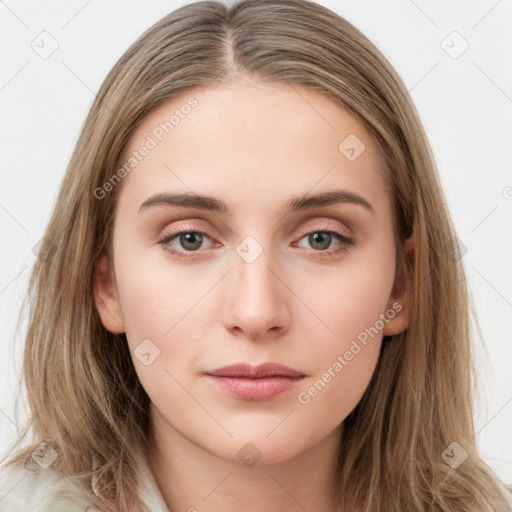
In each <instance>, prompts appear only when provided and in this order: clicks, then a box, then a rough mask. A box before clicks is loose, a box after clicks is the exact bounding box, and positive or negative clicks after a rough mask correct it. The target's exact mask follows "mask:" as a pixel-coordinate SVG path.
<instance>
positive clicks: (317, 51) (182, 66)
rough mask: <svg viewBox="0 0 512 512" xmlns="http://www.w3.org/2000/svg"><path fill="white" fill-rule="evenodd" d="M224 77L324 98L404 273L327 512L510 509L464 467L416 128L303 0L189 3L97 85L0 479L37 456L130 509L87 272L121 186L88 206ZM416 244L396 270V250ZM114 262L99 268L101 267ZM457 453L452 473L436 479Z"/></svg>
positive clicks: (457, 304)
mask: <svg viewBox="0 0 512 512" xmlns="http://www.w3.org/2000/svg"><path fill="white" fill-rule="evenodd" d="M237 76H245V77H250V78H253V79H256V80H259V81H261V82H283V81H284V82H287V83H289V84H290V85H291V86H293V84H301V85H305V86H307V87H310V88H311V89H313V90H315V91H317V92H319V93H322V94H327V95H329V96H330V97H331V98H333V99H335V100H336V101H337V102H338V103H339V105H340V107H342V108H345V109H347V110H348V111H349V112H350V113H351V114H352V115H353V116H354V117H355V118H356V119H357V120H358V121H359V122H360V123H361V124H362V125H363V126H364V127H365V128H366V129H367V130H368V132H369V133H370V134H371V135H372V136H373V137H374V139H375V141H376V142H377V144H378V147H379V149H380V151H381V153H382V156H383V158H384V160H385V163H386V167H387V173H386V181H387V185H388V188H389V191H390V195H391V197H392V200H393V209H394V211H393V213H394V227H395V234H396V254H397V275H403V273H404V272H414V288H413V289H412V290H411V294H412V296H411V299H412V300H413V310H412V317H411V322H410V326H409V327H408V328H407V329H406V330H405V331H404V332H402V333H401V334H399V335H396V336H390V337H385V338H384V340H383V343H382V348H381V354H380V359H379V362H378V365H377V368H376V370H375V373H374V375H373V377H372V380H371V382H370V385H369V386H368V388H367V390H366V392H365V394H364V396H363V398H362V400H361V401H360V403H359V404H358V405H357V406H356V408H355V409H354V410H353V411H352V412H351V413H350V415H349V416H348V417H347V418H346V419H345V421H344V429H343V439H342V443H341V448H340V453H339V458H338V467H337V470H336V474H335V475H334V478H333V482H332V483H333V486H334V488H335V489H336V490H337V493H338V496H339V503H340V505H341V506H342V507H343V510H351V507H353V506H354V507H355V506H358V507H362V508H364V510H367V511H369V512H370V511H371V512H384V511H386V512H399V511H405V510H407V511H418V512H419V511H426V510H429V511H439V512H441V511H442V512H448V511H450V512H452V511H454V510H457V511H475V510H484V509H485V510H488V509H489V508H491V509H492V510H493V511H495V512H505V511H508V512H510V511H511V508H510V506H509V505H508V504H507V500H508V499H509V498H508V492H509V490H507V488H506V487H505V486H504V485H503V484H502V483H501V482H500V481H499V479H498V478H497V477H496V476H495V475H494V473H493V472H492V470H491V469H490V468H489V467H488V465H487V464H486V463H485V462H484V461H483V459H482V458H481V457H480V456H479V454H478V448H477V445H476V440H475V431H474V425H473V411H472V403H471V397H472V393H473V392H474V391H475V383H474V381H475V371H474V367H473V362H472V353H471V340H470V332H469V298H468V292H467V283H466V277H465V272H464V269H463V266H462V263H461V254H460V250H459V247H458V245H457V243H456V236H455V229H454V227H453V224H452V221H451V219H450V215H449V211H448V208H447V206H446V201H445V200H444V195H443V191H442V188H441V184H440V181H439V177H438V174H437V169H436V164H435V160H434V157H433V154H432V151H431V149H430V146H429V143H428V141H427V137H426V135H425V133H424V130H423V127H422V124H421V121H420V118H419V115H418V114H417V111H416V108H415V106H414V104H413V102H412V100H411V98H410V96H409V93H408V91H407V89H406V87H405V85H404V84H403V82H402V80H401V79H400V77H399V76H398V74H397V73H396V71H395V70H394V69H393V68H392V66H391V65H390V64H389V62H388V61H387V60H386V59H385V57H384V56H383V55H382V54H381V53H380V51H379V50H378V49H377V48H376V47H375V45H374V44H373V43H372V42H371V41H370V40H369V39H368V38H367V37H365V36H364V35H363V34H362V33H361V32H360V31H359V30H358V29H357V28H355V27H354V26H353V25H352V24H351V23H349V22H348V21H347V20H345V19H344V18H342V17H340V16H338V15H337V14H335V13H333V12H332V11H330V10H328V9H327V8H325V7H322V6H320V5H318V4H316V3H313V2H310V1H308V0H243V1H240V2H237V3H235V4H233V5H232V6H229V7H228V6H225V5H223V4H221V3H219V2H213V1H212V2H208V1H206V2H196V3H192V4H189V5H186V6H184V7H181V8H179V9H177V10H175V11H173V12H171V13H170V14H168V15H167V16H165V17H164V18H162V19H161V20H160V21H158V22H157V23H156V24H154V25H153V26H152V27H151V28H149V29H148V30H147V31H146V32H144V33H143V34H142V35H141V36H140V37H139V38H138V39H137V40H136V41H135V42H134V43H133V44H132V45H131V46H130V47H129V48H128V50H127V51H126V52H125V53H124V55H123V56H122V57H121V58H120V59H119V61H118V62H117V63H116V64H115V66H114V67H113V69H112V70H111V71H110V72H109V74H108V75H107V77H106V79H105V81H104V83H103V84H102V86H101V88H100V90H99V92H98V94H97V96H96V98H95V100H94V102H93V105H92V107H91V109H90V112H89V114H88V116H87V118H86V121H85V124H84V126H83V128H82V131H81V133H80V137H79V139H78V142H77V144H76V147H75V149H74V152H73V154H72V157H71V160H70V162H69V165H68V168H67V170H66V173H65V176H64V179H63V182H62V185H61V188H60V191H59V195H58V198H57V201H56V205H55V208H54V210H53V213H52V216H51V219H50V222H49V225H48V227H47V229H46V232H45V238H44V240H43V244H42V246H41V253H42V254H45V255H46V257H45V258H40V259H38V260H37V261H36V263H35V265H34V268H33V271H32V274H31V278H30V283H29V291H28V298H29V300H30V311H29V325H28V330H27V335H26V345H25V353H24V362H23V378H24V382H25V385H26V388H27V395H28V402H29V407H30V411H31V418H30V421H29V422H28V424H27V426H26V428H25V430H24V433H23V435H21V436H20V437H19V439H18V440H17V441H16V443H15V444H14V446H13V447H11V451H12V450H13V449H14V448H15V447H17V446H18V445H19V444H20V443H21V441H22V440H23V439H24V437H25V435H26V433H28V432H29V430H30V429H32V441H31V443H30V445H29V446H25V447H24V448H22V449H20V450H18V451H16V452H15V453H14V454H13V455H12V456H11V458H10V460H9V461H8V464H10V465H18V466H23V465H25V466H26V467H28V466H31V467H33V468H36V465H35V464H34V463H33V462H32V461H31V458H30V454H31V453H32V451H33V450H34V448H35V447H37V446H38V445H39V443H41V442H42V441H46V442H48V443H49V444H51V446H52V447H53V448H54V449H55V450H56V451H57V453H58V455H59V457H58V459H57V461H55V463H54V467H55V469H57V470H58V471H60V472H62V473H63V474H64V475H66V476H67V477H68V478H69V479H70V480H71V481H72V482H73V483H75V484H76V485H77V486H78V487H79V488H80V489H81V491H82V492H83V494H84V495H85V496H87V497H89V499H90V500H91V501H93V502H94V503H96V504H97V505H98V506H99V507H100V508H102V510H105V511H107V512H114V511H117V510H123V511H125V510H126V511H128V510H139V509H140V495H139V491H138V482H137V468H138V467H139V466H140V465H141V464H147V454H148V452H149V449H150V446H151V442H152V440H151V438H150V430H149V417H148V407H149V403H150V402H149V397H148V395H147V394H146V392H145V391H144V389H143V388H142V386H141V384H140V382H139V380H138V378H137V374H136V372H135V368H134V366H133V363H132V360H131V357H130V353H129V348H128V344H127V340H126V336H125V335H124V334H122V335H116V334H112V333H110V332H108V331H107V330H106V329H105V328H104V327H103V325H102V323H101V320H100V317H99V315H98V311H97V309H96V306H95V302H94V296H93V284H94V279H95V267H96V263H97V262H98V260H99V258H100V256H101V255H103V254H108V255H109V257H110V258H112V249H113V247H112V233H113V226H114V219H115V211H116V201H117V197H118V196H119V193H120V190H121V189H122V182H121V183H120V184H119V185H118V186H116V187H115V188H114V190H113V191H112V192H111V193H110V195H107V197H106V198H104V199H101V200H98V199H97V198H96V197H95V195H94V191H95V190H96V189H97V188H98V187H102V185H103V184H104V183H105V182H107V181H108V180H109V179H110V178H111V176H112V175H113V174H114V172H115V171H116V169H118V166H119V165H120V162H121V161H122V156H123V150H124V149H125V148H126V146H127V143H128V141H129V140H130V137H131V136H132V135H133V133H134V132H135V130H136V129H137V127H138V126H139V125H140V123H141V122H142V120H143V119H145V118H146V116H147V115H148V114H149V113H150V112H152V111H153V110H154V109H156V108H157V107H158V106H160V105H161V104H162V103H164V102H165V101H168V100H169V99H171V98H173V97H175V96H177V95H181V94H183V93H185V92H190V93H192V91H194V90H196V89H198V88H206V87H208V86H211V85H218V84H222V83H223V82H226V81H232V80H234V79H236V77H237ZM410 236H414V237H415V240H416V249H415V254H416V259H415V262H414V267H413V268H411V267H410V266H409V265H408V263H407V262H406V260H405V256H404V251H403V242H404V241H405V240H406V239H407V238H408V237H410ZM111 261H112V259H111ZM453 442H457V443H458V444H459V445H460V446H462V447H463V449H464V450H465V451H466V452H467V453H468V458H467V459H466V460H465V461H464V462H463V463H462V464H461V465H460V466H458V467H457V468H452V467H450V466H449V465H448V464H447V463H446V462H445V460H444V459H443V457H442V453H443V451H444V450H445V449H446V448H447V447H448V446H449V445H450V444H451V443H453Z"/></svg>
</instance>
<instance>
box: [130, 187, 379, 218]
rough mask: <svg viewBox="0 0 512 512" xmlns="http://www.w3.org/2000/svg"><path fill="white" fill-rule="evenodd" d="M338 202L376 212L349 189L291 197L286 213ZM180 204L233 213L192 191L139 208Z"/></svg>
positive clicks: (153, 199)
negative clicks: (191, 192)
mask: <svg viewBox="0 0 512 512" xmlns="http://www.w3.org/2000/svg"><path fill="white" fill-rule="evenodd" d="M337 204H355V205H358V206H362V207H364V208H366V209H367V210H369V211H370V212H371V213H372V214H375V210H374V208H373V206H372V205H371V204H370V202H369V201H367V200H366V199H365V198H364V197H362V196H360V195H358V194H355V193H354V192H350V191H348V190H328V191H325V192H321V193H319V194H316V195H313V196H308V195H307V193H306V194H303V195H300V196H298V197H294V198H292V199H290V201H289V202H288V203H287V205H286V207H285V209H284V214H287V213H291V212H296V211H303V210H308V209H312V208H320V207H322V206H332V205H337ZM162 205H168V206H178V207H181V208H195V209H199V210H205V211H211V212H216V213H222V214H225V215H233V213H232V211H231V210H230V208H229V206H228V205H227V204H226V203H225V202H224V201H222V200H221V199H218V198H215V197H211V196H205V195H198V194H190V193H169V192H164V193H159V194H155V195H153V196H151V197H149V198H148V199H146V200H145V201H144V202H143V203H142V204H141V205H140V208H139V212H138V213H140V212H141V211H143V210H145V209H147V208H149V207H151V206H162Z"/></svg>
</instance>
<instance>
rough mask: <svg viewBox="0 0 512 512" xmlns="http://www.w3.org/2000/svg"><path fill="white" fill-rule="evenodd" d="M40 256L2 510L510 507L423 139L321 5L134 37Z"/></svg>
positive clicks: (183, 15)
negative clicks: (488, 450) (24, 413)
mask: <svg viewBox="0 0 512 512" xmlns="http://www.w3.org/2000/svg"><path fill="white" fill-rule="evenodd" d="M40 254H41V257H40V259H39V261H38V262H37V264H36V265H35V268H34V271H33V275H32V279H31V283H30V293H32V294H33V296H34V302H33V305H32V309H31V316H30V324H29V329H28V334H27V339H26V349H25V360H24V376H25V381H26V385H27V390H28V398H29V404H30V408H31V420H30V423H29V424H28V425H27V431H28V429H29V428H32V430H33V441H32V444H31V445H30V446H26V447H24V448H23V449H21V450H18V451H17V452H14V453H13V454H12V457H11V459H10V460H9V461H8V464H6V465H4V468H3V471H2V472H0V475H2V474H3V477H2V478H3V480H2V486H1V488H2V490H3V492H4V497H3V498H0V510H10V511H11V510H26V509H27V508H28V509H30V510H52V511H54V510H59V508H58V507H61V508H62V510H66V511H69V510H81V511H83V510H84V509H86V508H87V507H90V508H89V510H91V509H93V507H94V510H102V511H109V512H110V511H132V510H133V511H136V510H151V511H164V512H165V511H173V512H174V511H175V510H189V511H194V510H197V511H203V510H204V511H214V510H225V511H229V510H239V509H240V508H242V507H243V508H244V509H245V510H249V511H260V510H266V511H274V510H276V511H277V510H280V511H281V510H288V511H295V510H315V511H318V512H323V511H327V510H337V511H343V512H345V511H348V510H350V511H362V510H365V511H384V510H385V511H404V510H408V511H409V510H410V511H424V510H435V511H453V510H471V511H483V510H493V511H496V512H501V511H510V510H512V508H511V501H510V489H507V488H506V487H505V486H504V485H503V484H502V483H501V482H500V481H499V479H498V478H497V477H496V476H495V475H494V474H493V473H492V471H491V469H490V468H489V467H488V466H487V465H486V464H485V462H484V461H483V460H482V458H481V457H480V456H479V454H478V449H477V445H476V441H475V431H474V427H473V416H472V408H471V386H472V376H473V374H472V363H471V351H470V347H471V345H470V337H469V329H468V299H467V290H466V281H465V276H464V271H463V267H462V265H461V262H460V253H459V248H458V245H457V243H456V237H455V231H454V228H453V225H452V221H451V219H450V216H449V213H448V211H447V208H446V206H445V198H444V195H443V191H442V189H441V186H440V183H439V178H438V175H437V171H436V167H435V162H434V159H433V157H432V153H431V150H430V147H429V144H428V141H427V139H426V136H425V133H424V131H423V128H422V126H421V122H420V120H419V117H418V114H417V112H416V110H415V107H414V105H413V103H412V102H411V99H410V97H409V96H408V94H407V89H406V88H405V86H404V84H403V83H402V81H401V80H400V78H399V77H398V75H397V74H396V72H395V71H394V70H393V69H392V67H391V66H390V64H389V63H388V62H387V61H386V59H385V58H384V57H383V56H382V54H381V53H380V52H379V51H378V50H377V48H376V47H375V46H374V45H373V44H372V43H371V42H370V41H369V40H368V39H367V38H366V37H365V36H364V35H363V34H361V33H360V32H359V31H358V30H357V29H356V28H355V27H354V26H353V25H351V24H350V23H348V22H347V21H346V20H344V19H343V18H341V17H340V16H338V15H336V14H335V13H333V12H331V11H329V10H328V9H326V8H324V7H321V6H319V5H317V4H315V3H313V2H306V1H303V0H284V1H277V0H256V1H255V0H246V1H242V2H239V3H237V4H235V5H233V6H232V7H230V8H227V7H225V6H223V5H222V4H220V3H217V2H198V3H194V4H190V5H187V6H185V7H182V8H180V9H177V10H175V11H174V12H172V13H170V14H169V15H167V16H166V17H164V18H163V19H162V20H160V21H159V22H158V23H156V24H155V25H154V26H153V27H151V28H150V29H149V30H148V31H147V32H145V33H144V34H143V35H142V36H141V37H140V38H139V39H138V40H137V41H136V42H135V43H134V44H133V45H132V46H131V47H130V48H129V49H128V50H127V51H126V53H125V54H124V55H123V56H122V57H121V59H120V60H119V61H118V62H117V64H116V65H115V66H114V68H113V69H112V71H111V72H110V73H109V75H108V76H107V78H106V80H105V82H104V83H103V85H102V87H101V89H100V91H99V93H98V95H97V97H96V99H95V101H94V104H93V105H92V108H91V111H90V113H89V115H88V117H87V120H86V122H85V125H84V127H83V130H82V133H81V135H80V138H79V140H78V143H77V146H76V148H75V151H74V153H73V156H72V158H71V162H70V164H69V167H68V170H67V173H66V175H65V178H64V181H63V183H62V187H61V190H60V194H59V197H58V200H57V203H56V206H55V210H54V212H53V215H52V218H51V220H50V223H49V226H48V228H47V231H46V234H45V239H44V241H43V244H42V246H41V253H40ZM20 441H21V438H20V439H19V440H18V443H17V444H16V445H15V446H14V447H13V448H15V447H16V446H17V445H18V444H19V442H20ZM2 507H4V508H2Z"/></svg>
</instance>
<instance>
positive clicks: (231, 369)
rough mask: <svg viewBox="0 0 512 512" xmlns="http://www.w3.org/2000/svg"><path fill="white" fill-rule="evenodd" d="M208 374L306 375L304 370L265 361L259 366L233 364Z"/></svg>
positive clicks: (224, 375) (228, 375)
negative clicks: (300, 370)
mask: <svg viewBox="0 0 512 512" xmlns="http://www.w3.org/2000/svg"><path fill="white" fill-rule="evenodd" d="M206 374H207V375H212V376H215V377H239V378H244V377H245V378H248V379H258V378H263V377H277V376H281V377H304V374H303V373H302V372H299V371H298V370H294V369H293V368H289V367H288V366H284V365H282V364H279V363H263V364H260V365H259V366H252V365H250V364H248V363H241V364H233V365H230V366H224V367H223V368H218V369H216V370H211V371H207V372H206Z"/></svg>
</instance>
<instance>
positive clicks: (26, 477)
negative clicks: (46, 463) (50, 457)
mask: <svg viewBox="0 0 512 512" xmlns="http://www.w3.org/2000/svg"><path fill="white" fill-rule="evenodd" d="M87 507H89V508H87ZM27 510H30V511H31V512H75V511H76V512H85V511H86V510H87V511H88V512H95V511H97V509H95V508H94V506H93V505H92V503H90V502H89V500H87V499H86V498H84V497H83V496H81V495H80V494H79V492H78V489H77V487H76V486H75V485H74V484H73V483H72V482H71V481H70V480H69V479H68V478H66V477H63V476H62V475H60V474H58V473H57V472H55V471H53V470H51V469H50V468H46V469H41V470H37V471H32V470H30V469H25V468H21V467H14V466H2V467H0V512H26V511H27Z"/></svg>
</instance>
